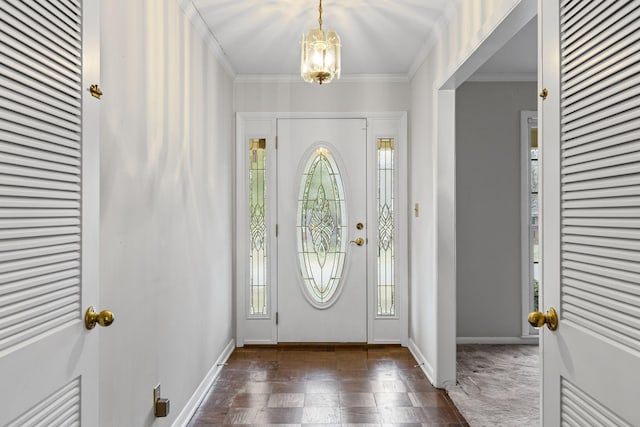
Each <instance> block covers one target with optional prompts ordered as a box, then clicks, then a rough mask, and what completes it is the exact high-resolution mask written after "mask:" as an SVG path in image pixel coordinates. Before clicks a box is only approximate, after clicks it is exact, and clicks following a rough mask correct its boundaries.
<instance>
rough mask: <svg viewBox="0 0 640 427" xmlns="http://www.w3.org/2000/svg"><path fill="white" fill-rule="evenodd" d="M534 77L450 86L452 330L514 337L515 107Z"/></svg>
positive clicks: (532, 106) (517, 315)
mask: <svg viewBox="0 0 640 427" xmlns="http://www.w3.org/2000/svg"><path fill="white" fill-rule="evenodd" d="M536 87H537V85H536V83H520V82H517V83H515V82H514V83H494V82H492V83H486V82H482V83H480V82H468V83H465V84H463V85H462V86H460V88H458V90H457V91H456V204H457V205H456V211H457V218H456V221H457V233H456V252H457V257H456V269H457V335H458V336H459V337H519V336H520V335H521V332H522V317H521V316H522V315H523V313H522V307H521V305H522V301H521V275H520V271H521V259H520V253H521V247H520V240H521V239H520V221H521V219H520V218H521V217H520V203H521V201H520V169H521V166H520V163H521V161H520V112H521V111H522V110H536V109H537V97H536Z"/></svg>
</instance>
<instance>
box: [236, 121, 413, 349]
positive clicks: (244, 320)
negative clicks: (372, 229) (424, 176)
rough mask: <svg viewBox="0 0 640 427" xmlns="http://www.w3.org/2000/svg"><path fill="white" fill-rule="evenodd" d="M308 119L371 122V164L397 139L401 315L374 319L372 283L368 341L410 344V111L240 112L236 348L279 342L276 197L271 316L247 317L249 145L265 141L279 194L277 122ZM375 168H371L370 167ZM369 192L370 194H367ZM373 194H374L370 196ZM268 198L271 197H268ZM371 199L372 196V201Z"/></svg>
mask: <svg viewBox="0 0 640 427" xmlns="http://www.w3.org/2000/svg"><path fill="white" fill-rule="evenodd" d="M286 118H304V119H316V118H317V119H331V118H335V119H344V118H355V119H366V120H367V161H368V162H369V165H370V166H371V165H372V164H373V163H372V161H373V160H374V159H375V150H376V145H375V142H376V139H377V138H389V137H393V138H395V141H396V143H397V168H396V169H397V182H398V209H397V214H396V218H397V228H396V237H397V241H398V245H397V252H396V257H397V260H398V261H397V273H396V277H397V285H398V289H397V298H398V299H397V307H398V315H397V316H396V317H393V318H382V317H377V316H375V312H374V289H373V285H372V284H373V283H374V282H373V280H368V282H367V306H368V308H367V313H368V314H367V317H368V319H367V342H368V343H371V344H383V343H384V344H388V343H397V344H402V345H403V346H407V345H408V342H409V326H408V325H409V301H408V295H409V293H408V253H407V248H408V244H407V243H408V236H407V228H408V227H407V225H408V216H407V212H408V211H407V203H408V199H407V113H406V112H384V113H367V112H364V113H359V112H353V113H276V112H270V113H250V112H248V113H236V146H235V156H236V182H235V189H236V190H235V194H236V215H235V217H236V224H235V241H236V260H235V263H236V268H235V270H236V278H235V289H236V292H235V306H236V344H237V346H238V347H242V346H244V345H245V344H275V343H277V340H278V338H277V325H276V316H275V313H276V310H277V301H278V298H277V291H278V290H277V286H274V284H276V283H277V274H276V273H277V271H276V268H277V263H276V262H275V261H276V259H277V258H276V257H275V256H273V254H274V252H275V251H276V250H277V245H276V242H275V239H276V230H275V218H274V217H273V213H274V212H276V199H275V198H274V197H272V198H270V199H269V198H267V210H268V212H267V214H266V215H267V230H268V232H267V251H268V253H270V254H271V256H269V261H268V263H269V268H270V271H269V273H268V275H269V278H270V291H269V296H268V301H269V307H270V308H269V313H268V314H267V315H265V316H258V317H251V316H248V314H247V313H248V306H247V301H248V300H247V292H246V285H247V283H248V268H247V266H248V264H247V262H246V260H248V258H249V252H248V244H247V243H245V242H248V240H249V229H248V211H249V207H248V201H247V198H246V197H245V195H247V194H248V190H249V182H248V179H247V177H248V174H247V170H248V169H247V158H248V151H247V141H248V140H249V139H250V138H265V139H266V146H267V148H266V150H267V194H275V189H276V179H275V174H274V173H269V170H271V171H275V170H276V167H277V165H276V163H275V158H276V156H275V144H276V131H277V128H276V125H277V120H278V119H286ZM369 169H371V167H370V168H369ZM367 176H368V179H367V181H368V182H373V181H371V178H372V177H374V175H373V171H370V170H368V171H367ZM368 191H370V190H368ZM369 194H372V193H371V192H370V193H369ZM267 197H268V196H267ZM370 198H371V197H370ZM372 207H373V208H374V209H375V204H374V203H371V202H370V203H368V211H369V213H368V216H369V217H370V218H375V215H374V213H375V210H374V211H373V212H372V211H371V209H372ZM368 251H369V253H368V256H369V259H370V260H374V259H375V245H372V244H370V245H368ZM374 274H375V263H373V262H370V263H369V265H368V266H367V275H368V277H375V276H374Z"/></svg>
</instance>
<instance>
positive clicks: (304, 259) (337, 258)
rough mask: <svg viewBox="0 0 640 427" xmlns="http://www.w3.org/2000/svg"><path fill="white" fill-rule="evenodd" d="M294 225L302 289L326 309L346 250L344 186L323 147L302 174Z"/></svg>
mask: <svg viewBox="0 0 640 427" xmlns="http://www.w3.org/2000/svg"><path fill="white" fill-rule="evenodd" d="M296 225H297V232H298V235H297V240H298V261H299V264H300V271H301V273H302V278H303V280H304V292H305V293H306V294H307V297H308V299H309V300H310V301H311V302H312V304H313V305H314V306H316V307H318V308H326V307H328V306H330V305H331V304H332V303H333V301H334V300H335V299H334V298H333V297H334V296H335V295H336V292H337V291H338V289H339V287H340V283H341V279H342V273H343V269H344V260H345V255H346V249H347V248H346V246H347V241H346V235H347V218H346V206H345V199H344V186H343V184H342V177H341V175H340V171H339V170H338V165H337V164H336V162H335V159H334V157H333V155H332V153H331V151H330V150H329V149H328V148H326V147H318V148H317V149H315V150H314V151H313V153H312V154H311V156H310V158H309V160H308V161H307V164H306V167H305V168H304V171H303V173H302V180H301V182H300V193H299V197H298V213H297V224H296Z"/></svg>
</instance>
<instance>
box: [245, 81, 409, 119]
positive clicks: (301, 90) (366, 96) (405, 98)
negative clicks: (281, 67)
mask: <svg viewBox="0 0 640 427" xmlns="http://www.w3.org/2000/svg"><path fill="white" fill-rule="evenodd" d="M409 99H410V95H409V82H408V81H407V82H388V81H369V82H367V81H365V82H345V81H336V82H334V83H331V84H330V85H322V86H320V85H310V84H309V83H305V82H302V81H295V82H268V81H267V82H243V81H242V80H239V81H237V82H236V84H235V110H236V111H238V112H252V113H257V112H288V113H296V112H350V111H353V112H380V111H408V110H409Z"/></svg>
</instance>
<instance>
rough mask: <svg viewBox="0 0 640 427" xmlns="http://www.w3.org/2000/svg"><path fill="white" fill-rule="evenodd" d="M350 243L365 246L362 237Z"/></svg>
mask: <svg viewBox="0 0 640 427" xmlns="http://www.w3.org/2000/svg"><path fill="white" fill-rule="evenodd" d="M350 243H353V244H355V245H358V246H362V245H364V239H363V238H362V237H358V238H357V239H356V240H352V241H351V242H350Z"/></svg>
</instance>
